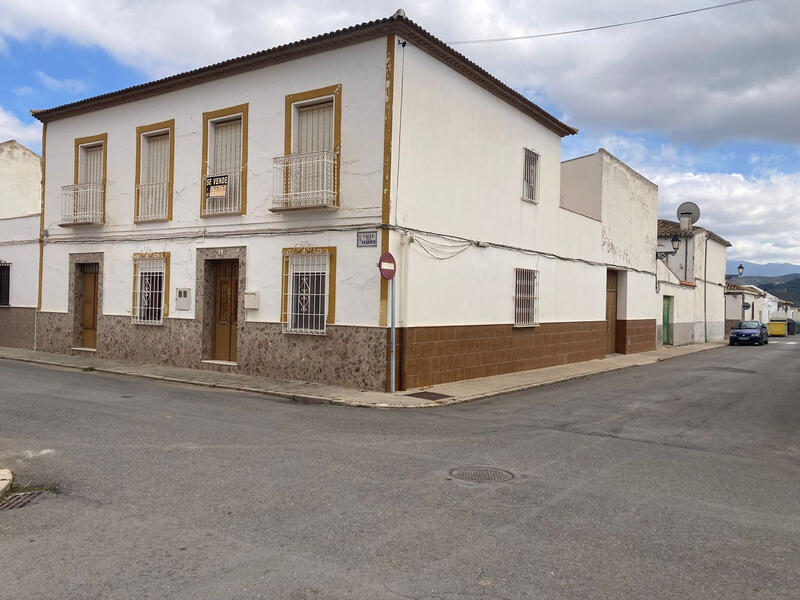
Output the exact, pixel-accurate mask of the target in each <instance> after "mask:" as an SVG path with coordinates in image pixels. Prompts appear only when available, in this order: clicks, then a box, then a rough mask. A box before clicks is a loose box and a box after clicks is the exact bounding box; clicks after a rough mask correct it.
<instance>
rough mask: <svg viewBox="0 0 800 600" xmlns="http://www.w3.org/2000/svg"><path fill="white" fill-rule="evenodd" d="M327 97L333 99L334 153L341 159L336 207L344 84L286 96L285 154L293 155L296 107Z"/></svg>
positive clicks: (336, 182) (337, 204)
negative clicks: (299, 104) (293, 121)
mask: <svg viewBox="0 0 800 600" xmlns="http://www.w3.org/2000/svg"><path fill="white" fill-rule="evenodd" d="M327 97H332V98H333V151H334V152H336V154H337V155H338V158H339V164H338V165H337V167H336V178H335V181H334V185H335V186H336V206H339V190H340V188H339V180H340V177H339V176H340V173H341V164H342V157H341V150H342V84H341V83H336V84H334V85H329V86H327V87H321V88H317V89H316V90H308V91H306V92H298V93H296V94H287V95H286V106H285V114H284V119H285V122H284V127H283V154H284V156H289V155H291V154H292V131H293V127H292V125H293V123H292V118H293V116H294V105H295V104H298V103H300V102H309V101H311V100H317V99H320V100H321V99H323V98H327Z"/></svg>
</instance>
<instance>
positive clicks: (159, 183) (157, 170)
mask: <svg viewBox="0 0 800 600" xmlns="http://www.w3.org/2000/svg"><path fill="white" fill-rule="evenodd" d="M174 129H175V121H174V120H170V121H164V122H163V123H155V124H153V125H146V126H144V127H137V128H136V133H137V139H136V147H137V161H138V162H137V165H136V208H135V221H136V222H142V221H165V220H169V219H171V218H172V173H173V156H174V148H175V146H174V135H173V134H174Z"/></svg>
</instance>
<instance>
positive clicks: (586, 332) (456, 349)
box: [398, 321, 655, 389]
mask: <svg viewBox="0 0 800 600" xmlns="http://www.w3.org/2000/svg"><path fill="white" fill-rule="evenodd" d="M654 332H655V329H654V330H653V336H654V339H653V342H655V333H654ZM399 340H400V348H399V360H398V363H399V364H398V366H399V376H398V382H399V386H398V387H399V388H400V389H408V388H414V387H420V386H425V385H435V384H438V383H446V382H448V381H460V380H463V379H474V378H476V377H488V376H490V375H500V374H503V373H514V372H517V371H527V370H530V369H539V368H542V367H551V366H554V365H562V364H566V363H572V362H580V361H584V360H592V359H594V358H603V357H604V356H605V345H606V322H605V321H581V322H575V323H543V324H541V325H539V326H538V327H514V326H513V325H510V324H509V325H460V326H453V327H410V328H406V329H403V330H401V331H400V336H399Z"/></svg>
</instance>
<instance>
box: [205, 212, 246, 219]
mask: <svg viewBox="0 0 800 600" xmlns="http://www.w3.org/2000/svg"><path fill="white" fill-rule="evenodd" d="M245 214H247V213H244V212H242V211H237V212H233V211H231V212H221V213H202V212H201V213H200V218H201V219H213V218H215V217H241V216H244V215H245Z"/></svg>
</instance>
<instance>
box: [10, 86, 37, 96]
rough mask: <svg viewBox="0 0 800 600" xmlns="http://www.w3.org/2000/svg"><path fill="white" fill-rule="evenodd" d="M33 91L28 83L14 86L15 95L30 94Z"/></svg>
mask: <svg viewBox="0 0 800 600" xmlns="http://www.w3.org/2000/svg"><path fill="white" fill-rule="evenodd" d="M32 93H33V88H32V87H31V86H29V85H21V86H19V87H16V88H14V94H15V95H17V96H30V95H31V94H32Z"/></svg>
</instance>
